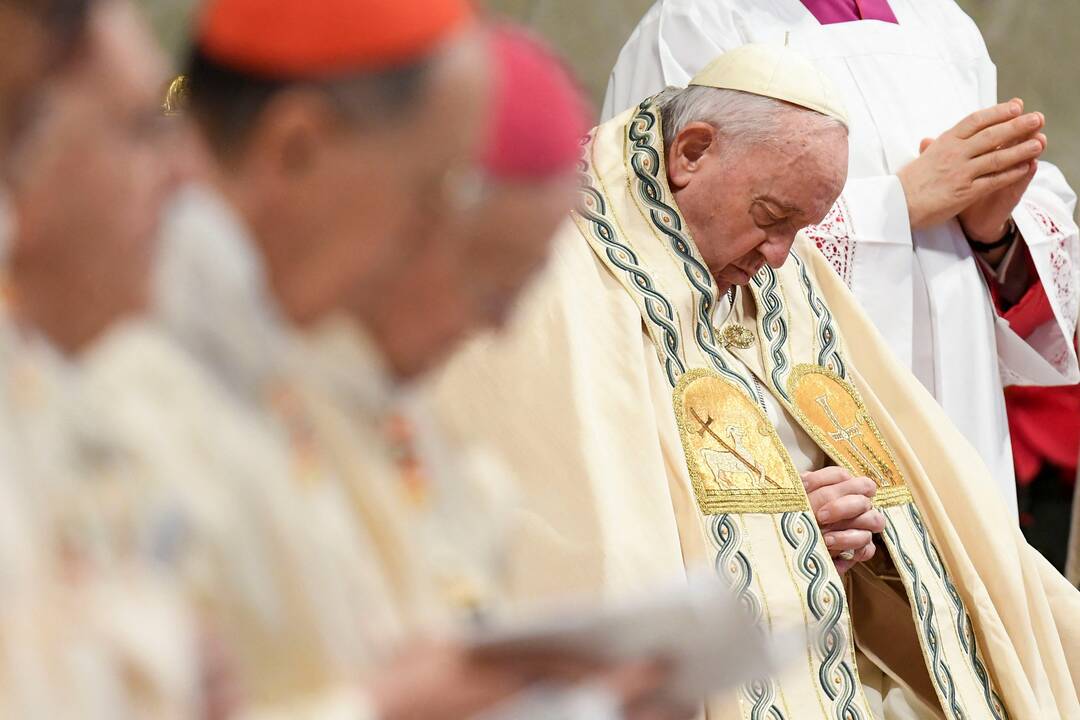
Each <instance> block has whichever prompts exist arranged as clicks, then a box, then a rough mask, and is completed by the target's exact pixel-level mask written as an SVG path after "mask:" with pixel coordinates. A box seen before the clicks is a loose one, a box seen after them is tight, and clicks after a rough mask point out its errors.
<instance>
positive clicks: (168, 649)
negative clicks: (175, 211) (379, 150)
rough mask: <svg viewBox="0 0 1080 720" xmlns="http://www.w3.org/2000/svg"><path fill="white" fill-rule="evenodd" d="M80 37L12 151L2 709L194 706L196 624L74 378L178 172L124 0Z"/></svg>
mask: <svg viewBox="0 0 1080 720" xmlns="http://www.w3.org/2000/svg"><path fill="white" fill-rule="evenodd" d="M68 21H70V18H69V19H68ZM73 31H74V30H73V29H68V30H65V33H70V32H73ZM79 42H80V48H81V49H80V52H79V54H78V55H77V56H76V57H73V58H72V61H71V62H68V63H66V64H64V65H63V66H62V67H58V68H56V70H57V72H56V73H55V74H54V76H53V77H52V78H51V79H49V80H48V81H47V82H43V83H42V84H40V85H38V86H35V87H34V88H33V89H32V91H31V92H32V94H33V95H34V101H33V103H32V105H31V107H32V111H31V112H29V113H27V114H26V115H25V117H24V118H23V119H22V123H23V125H22V127H21V133H20V135H21V136H20V138H19V140H18V142H17V143H16V144H15V145H14V146H13V149H12V151H11V152H10V153H9V156H8V157H7V158H6V160H7V163H6V167H5V169H6V171H7V183H8V190H9V192H10V198H11V207H12V212H13V217H14V220H15V222H14V230H13V236H12V238H11V240H10V247H9V248H8V252H7V256H6V258H5V261H4V265H3V271H4V284H5V299H4V307H3V318H2V335H0V344H2V348H0V352H2V356H3V362H2V367H0V373H2V374H0V379H2V383H3V384H2V392H0V397H2V399H3V406H2V410H0V428H2V435H3V438H2V439H0V442H2V443H3V444H4V448H5V453H4V457H3V463H4V467H3V470H2V471H3V472H6V473H7V474H8V475H6V476H5V477H4V480H5V481H9V482H8V485H9V486H10V488H11V489H12V493H11V495H12V497H11V498H10V499H9V501H10V502H12V503H15V505H13V506H12V507H7V508H5V509H6V510H7V511H10V512H13V513H15V515H16V516H17V518H18V524H15V525H12V526H10V527H9V529H8V531H7V532H8V534H7V537H6V543H5V544H7V545H8V546H9V547H15V548H21V550H19V551H17V552H14V553H11V554H8V553H6V552H5V558H4V559H5V562H4V572H5V577H7V578H8V579H9V582H8V583H7V584H6V594H7V597H8V602H6V603H5V611H4V623H5V627H4V631H3V632H2V633H0V636H2V637H3V643H4V653H3V656H4V659H5V666H4V668H3V673H2V677H3V683H4V688H3V690H2V692H0V695H2V697H3V699H4V703H6V704H5V706H4V713H3V714H4V715H11V716H13V717H56V718H65V717H102V718H105V717H123V716H133V717H150V716H154V717H162V718H173V717H176V718H180V717H187V716H190V715H191V714H194V713H196V712H197V711H198V705H199V702H200V701H199V695H200V692H199V688H198V678H197V676H196V665H197V663H198V660H197V659H196V658H197V656H198V654H199V649H198V640H197V635H198V633H197V631H196V629H195V627H194V624H193V619H192V617H191V615H190V613H189V612H188V610H189V608H188V606H187V604H186V603H185V602H184V599H183V597H182V595H181V593H179V591H178V589H177V588H176V587H175V586H174V585H173V584H172V583H171V581H170V576H169V574H168V573H164V572H159V571H160V570H161V568H160V567H158V566H157V565H156V564H155V563H153V562H148V561H147V558H146V557H145V556H144V555H143V553H141V552H140V551H139V550H138V549H136V548H126V547H121V546H119V545H117V544H116V543H115V542H114V538H113V531H114V529H115V528H114V526H113V525H112V523H111V518H112V517H113V514H114V513H113V511H114V509H116V508H117V507H119V506H122V505H123V504H125V503H126V502H127V501H128V499H129V497H128V496H124V495H122V494H117V493H115V492H114V491H115V490H116V489H118V488H119V486H118V485H116V484H113V483H110V482H109V481H108V480H109V479H108V478H102V479H101V484H100V485H99V484H96V483H94V482H93V481H92V478H93V477H94V475H95V468H96V467H97V466H98V465H99V464H100V463H101V462H102V461H103V460H104V458H102V457H100V456H97V455H96V454H95V450H96V446H95V445H94V443H93V442H92V439H91V438H90V437H88V435H87V433H86V430H87V428H89V427H92V426H93V424H94V423H95V422H96V421H98V420H101V419H102V418H100V417H94V418H89V417H87V416H86V415H85V413H84V410H85V409H86V406H85V405H84V403H83V400H84V395H83V389H84V386H83V379H84V375H85V374H86V373H89V372H91V369H92V368H93V367H94V366H95V365H96V364H97V363H98V361H99V360H100V359H101V357H102V356H103V355H107V354H108V352H109V348H110V347H111V346H112V344H113V343H114V342H116V341H117V338H118V337H121V336H123V335H124V334H125V332H126V331H125V328H126V327H128V326H129V324H130V323H131V321H134V320H136V319H137V318H138V317H139V316H140V315H142V314H143V313H145V311H146V309H147V306H148V303H149V289H150V280H149V275H150V272H149V270H150V266H151V262H152V257H153V246H154V239H155V236H156V233H157V226H158V220H159V218H160V214H161V209H162V206H163V204H164V202H165V200H166V198H167V197H168V196H169V195H170V194H171V192H172V190H173V189H174V187H175V184H176V180H177V178H176V176H175V173H174V167H175V165H174V164H173V163H172V162H170V158H169V153H168V142H167V137H166V134H165V133H164V129H163V127H162V126H161V124H160V113H159V111H158V107H157V106H158V92H159V87H160V83H161V81H162V78H163V77H165V63H164V59H163V57H162V56H161V54H160V51H159V50H158V49H157V48H156V46H155V45H154V43H153V40H152V38H151V36H150V34H149V32H148V30H147V29H146V28H145V27H144V26H143V25H142V23H141V22H140V20H139V18H138V17H137V15H136V13H135V10H134V8H133V7H132V6H131V4H130V3H128V2H126V0H102V2H98V3H95V4H93V7H92V8H91V9H90V10H89V13H88V16H87V18H86V25H85V31H84V33H83V34H82V36H81V38H80V41H79ZM104 498H108V500H109V502H105V503H103V502H100V500H102V499H104ZM17 568H23V569H25V572H17V571H16V569H17Z"/></svg>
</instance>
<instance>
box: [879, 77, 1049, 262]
mask: <svg viewBox="0 0 1080 720" xmlns="http://www.w3.org/2000/svg"><path fill="white" fill-rule="evenodd" d="M1045 125H1046V119H1045V118H1044V117H1043V115H1042V113H1024V103H1023V101H1022V100H1019V99H1014V100H1010V101H1009V102H1006V103H1000V104H998V105H994V106H993V107H989V108H985V109H983V110H979V111H977V112H974V113H972V114H971V115H969V116H967V117H966V118H964V119H963V120H961V121H960V122H959V123H958V124H957V125H956V126H955V127H953V128H952V129H951V130H948V131H946V132H945V133H944V134H942V135H941V136H940V137H938V138H937V139H935V140H932V139H929V138H928V139H925V140H923V141H922V143H921V146H920V148H919V151H920V154H919V157H918V158H916V159H915V160H913V161H912V162H911V163H909V164H908V165H906V166H905V167H904V168H903V169H901V170H900V172H899V173H897V175H898V177H899V178H900V182H901V184H902V185H903V187H904V193H905V194H906V196H907V203H908V216H909V218H910V221H911V227H912V228H913V229H916V230H920V229H923V228H927V227H931V226H934V225H938V224H940V223H943V222H945V221H947V220H950V219H952V218H954V217H958V218H959V220H960V224H961V225H962V226H963V228H964V232H965V234H966V235H967V236H968V239H970V240H973V241H975V242H979V243H986V244H990V243H993V242H995V241H997V240H998V239H1000V238H1001V237H1002V236H1003V235H1004V234H1005V231H1006V229H1007V227H1008V221H1009V217H1010V215H1012V211H1013V209H1014V208H1015V207H1016V204H1017V203H1018V202H1019V201H1020V198H1021V197H1022V196H1023V194H1024V191H1025V190H1026V189H1027V187H1028V185H1029V184H1030V183H1031V180H1032V178H1034V177H1035V170H1036V168H1037V165H1038V163H1037V160H1038V159H1039V157H1040V156H1041V155H1042V154H1043V152H1044V151H1045V150H1046V136H1045V135H1044V134H1043V133H1042V132H1041V131H1042V129H1043V128H1044V127H1045Z"/></svg>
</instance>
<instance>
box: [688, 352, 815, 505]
mask: <svg viewBox="0 0 1080 720" xmlns="http://www.w3.org/2000/svg"><path fill="white" fill-rule="evenodd" d="M675 420H676V422H677V423H678V426H679V436H680V437H681V438H682V444H683V450H684V452H685V454H686V465H687V468H688V469H689V471H690V479H691V480H692V481H693V484H694V494H695V496H696V497H697V501H698V506H699V507H700V508H701V512H702V513H704V514H705V515H719V514H723V513H782V512H794V511H800V510H807V509H808V508H809V503H808V501H807V499H806V492H805V491H804V490H803V486H802V481H801V480H800V479H799V475H798V473H797V472H796V471H795V465H794V464H793V463H792V461H791V457H790V456H789V455H788V453H787V450H786V449H785V448H784V444H783V443H782V442H781V441H780V437H779V436H778V435H777V434H776V430H775V429H774V428H773V425H772V422H771V421H770V420H769V418H768V416H767V415H765V413H764V412H762V410H761V409H760V408H759V407H758V405H757V403H756V402H754V400H753V399H751V398H750V396H748V395H747V394H746V393H745V392H744V391H743V390H741V389H740V388H739V387H737V386H736V385H735V384H733V383H731V382H729V381H727V380H725V379H724V378H722V377H721V376H720V375H718V374H717V373H715V372H713V371H712V370H704V369H697V370H691V371H689V372H687V373H686V374H685V375H683V377H682V378H681V379H680V380H679V383H678V385H676V387H675Z"/></svg>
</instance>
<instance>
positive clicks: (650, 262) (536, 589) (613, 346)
mask: <svg viewBox="0 0 1080 720" xmlns="http://www.w3.org/2000/svg"><path fill="white" fill-rule="evenodd" d="M629 117H630V116H629V115H624V116H622V117H620V118H617V119H616V120H613V121H611V122H610V123H608V124H606V125H604V126H601V127H600V128H599V129H598V130H597V131H596V133H595V137H596V138H597V140H595V141H594V142H595V143H597V149H596V150H595V151H594V158H593V159H594V162H595V164H596V167H597V174H598V176H599V178H600V180H599V182H600V183H601V184H602V185H603V186H604V187H603V192H604V193H605V196H606V197H607V198H608V200H609V202H610V203H611V205H610V206H609V207H608V208H606V209H607V212H608V219H609V222H611V223H613V227H614V228H617V232H618V233H619V234H620V235H622V236H623V237H626V238H628V239H629V242H631V244H632V245H633V249H634V251H635V252H636V253H637V254H638V259H639V260H640V261H641V262H643V263H645V265H646V267H647V269H648V271H649V272H651V273H652V277H653V282H654V286H655V287H656V288H658V289H660V290H661V291H662V292H663V293H665V294H666V295H667V296H668V297H669V298H675V299H676V300H675V301H674V303H675V305H674V312H675V323H676V325H675V327H676V328H677V332H678V335H679V338H680V339H681V342H680V346H681V347H683V348H690V347H692V346H693V344H694V342H695V340H694V338H695V334H694V333H695V312H696V310H695V307H694V305H693V303H692V302H690V297H691V295H690V290H689V287H688V281H687V275H686V274H685V273H684V272H683V270H682V269H681V267H680V266H679V265H678V263H677V262H672V259H673V258H674V255H673V254H672V253H671V251H670V249H668V247H667V246H666V245H664V243H663V240H662V239H661V236H660V234H658V233H654V231H653V230H652V229H651V226H650V225H649V224H648V223H649V221H648V219H647V216H648V213H646V212H639V209H640V208H639V207H636V206H635V204H634V202H632V201H630V200H628V199H627V194H628V193H630V192H631V187H632V184H633V180H632V179H631V178H628V177H627V175H626V173H627V172H628V171H627V170H626V167H627V164H626V163H625V161H624V159H623V152H624V149H625V148H626V147H627V146H626V144H625V142H624V138H623V128H624V125H625V124H626V123H627V121H628V119H629ZM661 177H662V173H661ZM660 182H663V181H662V180H660ZM664 192H665V193H667V192H668V191H667V190H666V189H665V190H664ZM593 202H594V203H595V202H596V200H595V198H593ZM593 207H594V208H595V205H594V206H593ZM797 251H798V252H799V253H800V254H801V255H802V257H803V258H804V259H805V261H806V265H807V273H808V280H807V281H808V283H809V287H811V288H816V292H817V294H818V296H819V297H820V298H821V299H822V300H823V301H824V303H825V305H826V306H827V307H829V308H831V310H832V314H833V316H834V318H835V324H836V327H837V328H838V331H839V334H840V335H841V339H842V340H846V342H841V346H842V348H844V354H845V358H846V360H847V362H848V371H849V376H850V377H852V378H853V381H854V383H855V385H856V386H857V387H858V388H859V390H860V391H861V392H862V394H863V395H864V397H865V399H866V401H867V403H868V407H869V409H870V411H871V413H872V414H873V416H874V417H875V418H876V419H877V422H878V424H879V426H880V427H881V429H882V432H883V433H884V435H885V437H886V439H887V440H888V442H889V444H890V445H891V446H892V448H893V450H894V451H895V452H896V453H897V455H898V458H899V462H900V464H901V465H902V466H903V467H904V468H906V474H907V476H908V483H909V485H910V486H911V488H912V492H913V494H914V495H915V498H916V500H917V501H918V503H919V507H920V508H921V510H922V516H923V518H924V519H925V521H926V523H927V527H928V528H929V531H930V533H931V535H932V537H933V540H934V541H935V542H936V543H937V546H938V548H939V549H940V551H941V553H942V555H943V559H944V562H945V565H946V567H947V569H948V570H949V571H950V573H951V575H952V579H953V581H954V582H955V583H956V585H957V587H958V588H959V595H960V597H961V598H962V599H963V602H964V603H965V605H966V606H967V610H968V611H969V612H970V614H971V618H972V622H973V625H974V628H975V634H976V636H977V638H978V641H979V644H980V647H981V651H982V656H983V658H984V659H985V661H986V663H987V665H988V667H989V670H990V675H991V678H992V679H993V681H994V683H995V685H996V687H997V689H998V690H999V691H1000V692H1001V695H1002V696H1003V698H1004V700H1005V704H1006V705H1007V706H1008V709H1009V712H1010V713H1011V714H1012V716H1013V717H1067V718H1076V717H1080V702H1078V699H1077V693H1076V681H1077V679H1080V674H1078V669H1080V668H1078V661H1080V635H1078V631H1080V628H1078V627H1077V626H1076V624H1075V622H1073V621H1072V620H1071V618H1074V617H1076V612H1077V611H1078V610H1080V594H1078V593H1077V592H1076V591H1075V590H1073V589H1072V588H1070V587H1069V586H1068V585H1067V583H1065V581H1064V580H1063V579H1062V578H1061V577H1060V576H1059V575H1058V576H1055V574H1054V573H1053V571H1052V569H1050V568H1048V567H1047V566H1046V565H1045V562H1043V561H1041V559H1040V558H1038V557H1037V554H1036V553H1034V552H1033V551H1032V550H1031V549H1030V548H1029V547H1028V546H1027V545H1026V544H1025V543H1024V542H1023V539H1022V537H1021V536H1020V534H1019V531H1018V530H1015V529H1012V525H1013V524H1012V522H1011V521H1010V516H1009V512H1008V510H1007V509H1006V508H1005V507H1004V506H1003V505H1002V504H1001V503H1000V502H999V501H998V500H996V499H995V498H994V497H993V496H990V495H988V494H987V492H986V490H985V482H986V478H987V477H988V474H989V471H988V470H987V468H986V466H985V465H984V464H983V463H982V462H981V461H980V459H979V458H978V455H977V454H976V453H975V451H974V450H973V449H972V448H971V446H970V445H968V444H967V443H966V442H965V441H964V440H963V439H962V438H961V436H960V435H959V433H958V431H957V430H956V429H955V428H954V427H953V426H952V424H951V423H950V421H949V420H948V419H947V418H946V416H945V415H944V413H943V412H942V410H941V409H940V407H939V406H938V405H937V404H936V403H935V402H934V401H933V399H932V398H931V397H930V396H929V395H928V394H927V393H926V391H925V390H924V389H923V388H922V387H921V386H920V385H919V383H918V381H917V380H916V379H915V378H914V377H913V376H912V375H911V374H910V372H909V371H907V370H905V369H904V368H902V367H901V366H900V365H899V364H898V363H897V362H896V361H895V360H894V359H893V358H892V356H891V355H890V353H889V351H888V349H887V347H886V344H885V342H884V341H883V340H882V338H881V336H880V335H879V334H878V333H877V331H876V330H875V329H874V328H873V326H872V325H871V324H870V322H869V321H868V320H867V319H866V316H865V315H864V314H863V312H862V311H861V310H860V309H859V308H858V306H857V304H856V302H855V301H854V299H853V298H852V296H851V294H850V292H849V291H848V290H847V289H846V287H844V285H843V283H842V282H841V281H840V280H839V279H838V278H837V276H836V274H835V273H834V272H833V271H832V270H831V269H830V268H829V266H828V264H827V263H826V261H825V260H824V259H823V258H822V257H821V256H820V254H818V253H816V252H814V251H813V248H812V246H811V245H809V244H808V242H807V241H806V240H805V238H804V239H802V240H801V241H800V245H799V246H798V247H797ZM616 255H617V256H619V257H622V256H621V255H618V253H616ZM777 275H778V277H779V278H780V283H781V286H782V291H783V292H784V293H785V294H786V295H787V296H788V297H801V296H802V295H801V294H802V293H803V292H804V291H803V288H802V287H801V281H800V280H799V275H798V273H797V271H796V269H795V268H794V266H793V265H792V263H791V261H789V264H788V266H785V269H783V270H782V271H779V272H778V273H777ZM629 286H630V287H632V286H633V283H629ZM626 288H627V285H624V282H623V281H622V280H621V279H620V278H617V277H615V276H614V275H613V274H612V272H611V271H609V270H608V268H607V267H605V265H603V264H602V263H601V262H600V261H599V259H598V255H597V253H594V252H593V250H592V249H591V248H590V247H589V246H588V243H587V242H586V240H585V238H584V237H583V236H582V231H581V230H579V227H578V226H576V225H573V224H568V225H567V226H566V227H565V229H564V231H563V233H562V234H561V237H560V239H559V241H558V244H557V248H556V252H555V256H554V259H553V262H552V266H551V268H550V270H549V272H548V273H547V275H546V276H545V278H544V281H543V283H542V284H541V286H539V287H538V288H536V290H535V291H534V292H533V293H532V294H531V296H530V297H529V299H528V302H527V303H526V304H525V306H524V307H523V309H522V312H521V313H520V315H519V316H518V317H517V318H516V320H515V322H514V323H513V325H512V327H511V328H510V330H509V332H508V333H507V336H506V337H505V338H503V339H501V340H498V341H496V340H493V339H491V338H487V339H482V340H480V341H477V342H476V343H475V344H473V346H472V347H470V348H469V349H467V351H466V352H465V353H464V354H462V355H461V356H460V357H459V358H458V359H456V360H455V362H454V364H453V366H452V367H451V368H450V369H449V371H448V372H447V373H446V374H445V375H444V376H443V377H442V379H441V382H440V383H439V385H438V387H437V391H436V392H437V396H438V403H439V407H440V410H441V411H442V412H443V413H444V414H445V415H446V416H447V417H448V418H449V419H450V421H451V422H455V423H456V424H457V425H458V426H460V427H463V428H471V431H472V432H473V433H474V434H475V436H476V437H483V438H486V439H488V440H489V441H491V442H492V443H494V444H495V445H496V446H497V447H498V448H499V450H500V451H501V452H503V453H504V455H505V457H506V459H507V461H508V462H509V464H510V465H511V467H512V468H513V470H514V471H515V472H516V473H518V474H519V475H520V477H521V485H522V488H521V492H522V495H523V503H522V509H521V511H520V512H519V513H518V514H517V516H516V520H515V530H514V532H513V533H512V537H513V539H514V545H513V552H514V555H513V557H514V558H515V560H514V561H513V563H512V565H513V569H514V575H513V577H514V588H515V591H516V596H517V598H518V599H519V600H520V601H521V602H523V603H531V602H535V601H537V600H539V599H541V598H544V597H550V596H553V595H557V594H560V593H565V592H568V591H576V592H586V593H591V594H593V595H594V596H598V597H601V598H612V597H620V596H623V595H625V594H627V593H631V592H636V591H647V590H648V588H650V587H652V586H654V585H655V583H657V582H659V581H664V580H668V579H670V578H671V577H678V576H681V575H683V574H684V573H685V568H686V567H687V566H693V565H698V564H701V563H703V562H710V563H711V562H713V561H714V560H715V557H714V555H715V553H714V550H713V549H712V548H711V546H710V544H709V542H708V541H707V540H706V532H705V528H703V523H702V514H701V512H700V511H699V509H698V506H697V503H696V500H695V498H694V495H693V490H692V488H691V483H690V480H689V477H688V473H687V468H686V463H685V456H684V454H683V449H682V447H681V442H680V439H679V436H678V431H677V428H676V424H675V419H674V414H673V410H672V399H671V397H672V396H671V383H670V382H669V378H668V377H667V373H666V372H665V369H664V365H663V363H662V362H661V361H659V360H658V351H657V347H663V345H662V344H661V343H654V341H653V339H652V338H650V336H649V334H648V332H643V323H642V311H641V310H640V309H639V307H638V305H637V303H636V302H635V300H634V299H633V298H632V297H631V296H630V294H628V292H627V289H626ZM799 307H806V306H805V305H803V306H797V305H792V306H791V308H790V309H789V310H790V312H791V314H792V315H791V317H789V318H788V319H787V327H788V329H789V331H790V338H791V339H790V343H791V345H792V347H793V348H794V347H796V346H798V347H807V348H809V347H812V346H813V338H814V337H816V332H817V329H818V328H817V324H816V320H814V319H813V318H811V317H807V315H808V313H806V314H802V315H800V314H799V312H798V308H799ZM744 319H745V320H746V321H747V322H751V323H756V322H757V319H756V310H752V311H748V315H747V316H746V317H745V318H744ZM755 326H756V325H755ZM647 329H649V330H650V331H651V330H652V328H651V326H650V327H649V328H647ZM758 342H759V343H760V342H761V338H760V336H759V339H758ZM754 352H756V351H754ZM754 352H751V353H739V358H740V360H743V361H744V362H747V363H750V364H753V363H754V362H757V361H756V360H754V358H755V357H756V355H754ZM792 352H794V350H793V351H792ZM800 352H804V351H800ZM686 353H687V355H686V359H685V361H686V362H687V363H688V367H700V362H701V361H700V360H696V361H695V360H694V358H692V357H691V356H690V354H689V353H690V351H689V350H686ZM755 370H756V371H760V368H758V369H755ZM748 522H749V521H748ZM763 567H764V566H763ZM766 570H768V571H769V572H779V573H782V572H783V570H781V569H780V568H773V569H772V570H769V569H768V567H766ZM904 621H905V622H906V618H905V620H904ZM883 640H884V639H883ZM942 640H943V641H944V642H955V637H954V635H953V634H951V633H943V634H942ZM892 670H893V671H894V672H896V673H898V675H899V676H907V675H909V674H911V673H915V674H916V675H918V674H920V671H922V672H923V673H924V672H925V670H922V669H920V668H917V667H906V668H903V667H901V668H892ZM959 675H963V676H964V677H963V679H962V682H963V683H965V686H964V687H965V692H968V693H970V695H968V697H976V696H979V692H978V690H977V689H976V688H975V687H974V685H972V684H971V683H972V682H974V680H973V678H970V677H968V675H969V673H968V672H967V671H966V670H965V671H964V672H962V673H959ZM910 682H911V683H916V682H917V678H916V677H912V678H910ZM958 682H960V680H958ZM792 701H793V702H795V701H798V702H801V697H800V698H798V699H796V700H792ZM972 709H973V711H974V710H975V709H976V708H972ZM808 712H809V711H808ZM979 712H980V715H977V716H983V714H985V713H987V710H986V708H982V709H981V710H979ZM739 716H741V714H740V711H739V709H738V707H737V705H736V704H735V703H734V701H733V699H718V700H716V701H715V702H714V703H712V704H710V707H709V717H710V719H712V720H715V718H728V717H739Z"/></svg>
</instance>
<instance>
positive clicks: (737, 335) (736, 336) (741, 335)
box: [720, 323, 756, 350]
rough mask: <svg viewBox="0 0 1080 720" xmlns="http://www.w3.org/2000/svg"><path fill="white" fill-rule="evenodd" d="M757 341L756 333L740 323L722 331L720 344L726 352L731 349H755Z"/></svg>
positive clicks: (726, 326)
mask: <svg viewBox="0 0 1080 720" xmlns="http://www.w3.org/2000/svg"><path fill="white" fill-rule="evenodd" d="M755 340H756V338H755V337H754V333H753V332H751V331H750V329H749V328H747V327H744V326H743V325H739V324H738V323H729V324H727V325H725V326H724V328H723V329H722V330H721V331H720V343H721V344H722V345H723V346H724V349H726V350H730V349H731V348H738V349H739V350H749V349H750V348H751V347H753V345H754V341H755Z"/></svg>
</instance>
